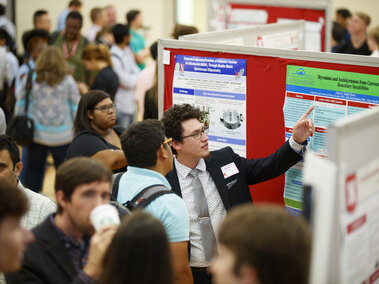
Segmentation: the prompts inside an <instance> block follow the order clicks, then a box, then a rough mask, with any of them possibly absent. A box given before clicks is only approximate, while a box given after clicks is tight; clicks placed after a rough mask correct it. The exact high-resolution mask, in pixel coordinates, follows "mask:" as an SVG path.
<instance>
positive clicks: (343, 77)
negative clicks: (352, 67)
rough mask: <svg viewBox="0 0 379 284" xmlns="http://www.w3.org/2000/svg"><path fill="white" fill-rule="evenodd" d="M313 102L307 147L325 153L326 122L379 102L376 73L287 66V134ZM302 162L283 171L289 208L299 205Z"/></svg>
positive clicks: (298, 206) (286, 202)
mask: <svg viewBox="0 0 379 284" xmlns="http://www.w3.org/2000/svg"><path fill="white" fill-rule="evenodd" d="M312 105H314V106H315V109H314V111H313V112H312V113H311V116H310V118H312V120H313V122H314V124H315V132H314V134H313V136H312V137H311V138H310V139H309V141H308V145H309V149H311V150H313V151H314V152H316V153H317V154H319V155H321V156H327V154H328V153H327V149H326V135H327V128H328V125H329V124H331V123H333V122H334V121H336V120H337V119H339V118H344V117H347V116H349V115H352V114H354V113H357V112H360V111H364V110H367V109H369V108H373V107H377V106H378V105H379V76H376V75H368V74H361V73H353V72H344V71H335V70H327V69H319V68H311V67H303V66H293V65H288V66H287V77H286V95H285V103H284V121H285V126H286V138H289V137H291V136H292V127H293V125H294V124H295V123H296V122H297V120H298V119H299V118H300V117H301V116H302V115H303V113H304V112H305V111H306V110H307V109H308V108H309V107H310V106H312ZM302 185H303V184H302V162H299V163H298V164H297V165H295V166H294V167H292V168H291V169H289V170H288V171H287V173H286V181H285V189H284V202H285V204H286V206H287V207H288V208H289V209H290V210H291V211H296V210H301V206H302V193H303V190H302Z"/></svg>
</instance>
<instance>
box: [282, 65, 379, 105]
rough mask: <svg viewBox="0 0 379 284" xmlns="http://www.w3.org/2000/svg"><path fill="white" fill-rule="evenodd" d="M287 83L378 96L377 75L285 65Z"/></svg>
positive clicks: (378, 77)
mask: <svg viewBox="0 0 379 284" xmlns="http://www.w3.org/2000/svg"><path fill="white" fill-rule="evenodd" d="M286 83H287V84H288V85H294V86H300V87H306V88H314V89H323V90H330V91H336V92H343V93H351V94H360V95H368V96H375V97H379V76H378V75H370V74H362V73H353V72H345V71H336V70H327V69H319V68H311V67H304V66H294V65H287V80H286Z"/></svg>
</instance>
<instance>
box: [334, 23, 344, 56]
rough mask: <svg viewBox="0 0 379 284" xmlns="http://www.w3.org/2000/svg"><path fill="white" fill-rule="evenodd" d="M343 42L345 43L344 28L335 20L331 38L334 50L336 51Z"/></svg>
mask: <svg viewBox="0 0 379 284" xmlns="http://www.w3.org/2000/svg"><path fill="white" fill-rule="evenodd" d="M343 44H345V39H344V32H343V28H342V27H341V26H340V25H339V24H338V23H337V22H333V27H332V40H331V46H332V52H336V50H338V49H339V48H340V46H341V45H343Z"/></svg>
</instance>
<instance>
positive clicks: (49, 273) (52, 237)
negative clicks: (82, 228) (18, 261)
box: [5, 217, 85, 284]
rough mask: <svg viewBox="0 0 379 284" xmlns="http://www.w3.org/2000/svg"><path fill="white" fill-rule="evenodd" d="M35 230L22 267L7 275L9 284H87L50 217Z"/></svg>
mask: <svg viewBox="0 0 379 284" xmlns="http://www.w3.org/2000/svg"><path fill="white" fill-rule="evenodd" d="M32 231H33V233H34V236H35V241H34V242H33V243H31V244H30V245H29V246H28V249H27V251H26V253H25V258H24V262H23V265H22V269H21V270H20V271H19V272H17V273H14V274H9V275H6V277H5V278H6V281H7V284H16V283H17V284H20V283H26V284H29V283H33V284H34V283H35V284H37V283H38V284H42V283H44V284H68V283H72V284H85V282H84V281H82V279H81V278H79V276H78V273H77V272H76V270H75V267H74V263H73V261H72V259H71V258H70V256H69V255H68V253H67V251H66V249H65V247H64V245H63V244H62V242H61V241H60V240H59V238H58V234H57V232H56V230H55V228H54V227H53V225H52V224H51V221H50V220H49V217H47V219H46V220H45V221H43V222H42V223H41V224H40V225H38V226H37V227H35V228H34V229H33V230H32Z"/></svg>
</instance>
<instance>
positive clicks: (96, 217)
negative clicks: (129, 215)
mask: <svg viewBox="0 0 379 284" xmlns="http://www.w3.org/2000/svg"><path fill="white" fill-rule="evenodd" d="M89 218H90V220H91V223H92V225H93V226H94V227H95V230H96V231H98V230H99V229H100V228H101V227H103V226H105V225H109V224H115V225H119V224H120V217H119V216H118V212H117V209H116V208H114V207H113V206H112V205H110V204H102V205H99V206H97V207H96V208H95V209H93V210H92V212H91V215H90V217H89Z"/></svg>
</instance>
